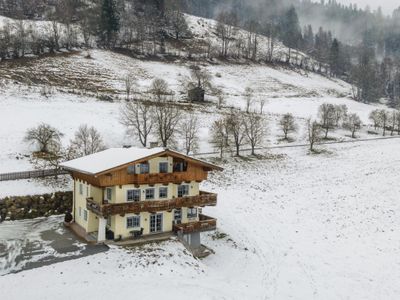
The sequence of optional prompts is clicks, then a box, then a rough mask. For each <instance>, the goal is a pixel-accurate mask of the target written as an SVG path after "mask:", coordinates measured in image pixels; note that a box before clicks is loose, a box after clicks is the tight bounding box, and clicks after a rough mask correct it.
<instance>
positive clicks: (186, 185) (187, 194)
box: [177, 184, 190, 198]
mask: <svg viewBox="0 0 400 300" xmlns="http://www.w3.org/2000/svg"><path fill="white" fill-rule="evenodd" d="M181 187H187V193H185V194H182V195H179V188H181ZM177 193H178V198H181V197H185V196H189V194H190V186H189V185H188V184H181V185H178V189H177Z"/></svg>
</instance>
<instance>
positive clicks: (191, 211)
mask: <svg viewBox="0 0 400 300" xmlns="http://www.w3.org/2000/svg"><path fill="white" fill-rule="evenodd" d="M187 217H188V218H189V219H191V218H196V217H197V208H195V207H192V208H188V210H187Z"/></svg>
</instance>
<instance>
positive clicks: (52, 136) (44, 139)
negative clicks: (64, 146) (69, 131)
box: [25, 123, 63, 153]
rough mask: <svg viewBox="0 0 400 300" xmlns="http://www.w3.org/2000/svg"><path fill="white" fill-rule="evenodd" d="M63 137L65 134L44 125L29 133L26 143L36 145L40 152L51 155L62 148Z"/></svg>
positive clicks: (30, 130)
mask: <svg viewBox="0 0 400 300" xmlns="http://www.w3.org/2000/svg"><path fill="white" fill-rule="evenodd" d="M61 137H63V134H62V133H61V132H60V131H59V130H58V129H56V128H54V127H52V126H51V125H49V124H45V123H42V124H39V125H38V126H37V127H34V128H31V129H29V130H28V131H27V133H26V135H25V141H27V142H30V143H34V144H36V145H37V146H38V148H39V151H40V152H43V153H51V152H53V151H55V149H58V148H60V145H61Z"/></svg>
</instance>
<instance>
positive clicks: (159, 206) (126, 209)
mask: <svg viewBox="0 0 400 300" xmlns="http://www.w3.org/2000/svg"><path fill="white" fill-rule="evenodd" d="M215 205H217V194H212V193H207V192H200V194H199V195H197V196H191V197H180V198H173V199H169V200H147V201H138V202H124V203H117V204H99V203H98V202H96V201H94V200H93V198H87V202H86V207H87V209H88V210H90V211H91V212H93V213H95V214H96V215H98V216H102V217H107V216H112V215H121V216H123V215H125V214H130V213H134V214H139V213H141V212H150V213H152V212H158V211H168V210H172V209H174V208H182V207H194V206H201V207H204V206H215Z"/></svg>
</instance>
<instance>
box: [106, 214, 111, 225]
mask: <svg viewBox="0 0 400 300" xmlns="http://www.w3.org/2000/svg"><path fill="white" fill-rule="evenodd" d="M107 226H108V227H109V228H111V216H108V217H107Z"/></svg>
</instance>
